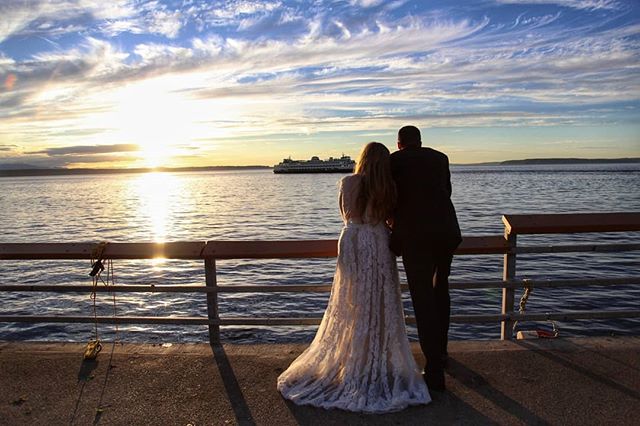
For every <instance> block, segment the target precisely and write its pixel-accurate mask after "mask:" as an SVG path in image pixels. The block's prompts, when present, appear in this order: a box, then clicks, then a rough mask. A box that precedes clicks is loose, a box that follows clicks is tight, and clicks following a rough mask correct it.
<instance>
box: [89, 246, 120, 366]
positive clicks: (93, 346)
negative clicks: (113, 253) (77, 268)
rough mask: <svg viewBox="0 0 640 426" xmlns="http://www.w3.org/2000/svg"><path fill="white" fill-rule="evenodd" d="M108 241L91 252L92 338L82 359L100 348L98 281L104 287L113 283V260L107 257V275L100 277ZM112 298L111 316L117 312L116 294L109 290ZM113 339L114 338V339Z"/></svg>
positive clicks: (96, 352)
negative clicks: (97, 302)
mask: <svg viewBox="0 0 640 426" xmlns="http://www.w3.org/2000/svg"><path fill="white" fill-rule="evenodd" d="M108 244H109V243H108V242H101V243H99V244H98V245H96V247H95V248H94V249H93V250H92V252H91V272H90V273H89V276H90V277H91V279H92V291H91V295H90V297H91V301H92V303H93V318H94V339H93V340H90V341H89V342H88V343H87V347H86V348H85V351H84V359H95V358H96V357H97V356H98V353H100V351H101V350H102V344H101V342H100V336H99V334H98V319H97V318H98V315H97V309H96V296H97V290H96V288H97V286H98V281H100V282H102V284H104V285H105V286H106V287H110V286H112V285H115V278H114V276H113V260H111V259H107V268H106V269H107V277H106V281H105V280H104V279H103V278H102V272H103V271H104V270H105V267H104V264H103V263H102V262H103V260H104V252H105V249H106V248H107V245H108ZM110 293H111V296H112V298H113V316H114V317H115V316H116V314H117V309H116V295H115V293H114V292H110ZM117 336H118V324H117V323H116V339H117ZM114 340H115V339H114Z"/></svg>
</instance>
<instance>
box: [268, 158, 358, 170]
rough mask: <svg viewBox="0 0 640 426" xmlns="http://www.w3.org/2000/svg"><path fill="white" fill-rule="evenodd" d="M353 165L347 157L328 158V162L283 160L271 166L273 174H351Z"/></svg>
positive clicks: (313, 159) (354, 163) (318, 159)
mask: <svg viewBox="0 0 640 426" xmlns="http://www.w3.org/2000/svg"><path fill="white" fill-rule="evenodd" d="M355 165H356V162H355V161H353V160H352V159H351V157H349V156H348V155H343V156H342V157H340V158H333V157H329V159H328V160H321V159H320V158H318V157H311V160H292V159H291V158H285V159H284V160H282V163H279V164H276V165H275V166H273V173H353V169H354V167H355Z"/></svg>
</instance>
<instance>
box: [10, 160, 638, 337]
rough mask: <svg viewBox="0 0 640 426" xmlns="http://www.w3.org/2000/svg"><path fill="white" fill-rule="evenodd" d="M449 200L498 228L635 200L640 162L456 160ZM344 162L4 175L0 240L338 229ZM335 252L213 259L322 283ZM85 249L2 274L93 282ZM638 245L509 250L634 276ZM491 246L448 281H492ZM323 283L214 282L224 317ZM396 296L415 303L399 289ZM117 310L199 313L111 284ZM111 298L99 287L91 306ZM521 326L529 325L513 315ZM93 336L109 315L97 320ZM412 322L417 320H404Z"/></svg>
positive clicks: (590, 326) (63, 298) (457, 300)
mask: <svg viewBox="0 0 640 426" xmlns="http://www.w3.org/2000/svg"><path fill="white" fill-rule="evenodd" d="M452 172H453V173H452V183H453V191H454V196H453V198H454V203H455V205H456V208H457V210H458V216H459V219H460V224H461V227H462V229H463V233H464V234H465V235H500V234H502V232H503V226H502V223H501V215H502V214H504V213H568V212H610V211H640V190H639V189H638V188H640V165H589V166H584V165H580V166H552V167H550V166H511V167H504V166H502V167H491V166H484V167H454V168H453V170H452ZM341 176H342V175H332V174H329V175H289V176H287V175H275V174H273V173H272V172H271V171H269V170H259V171H234V172H210V173H178V174H131V175H98V176H64V177H20V178H2V179H0V220H1V224H2V225H1V236H0V242H71V241H74V242H97V241H111V242H133V241H135V242H143V241H205V240H215V239H225V240H252V239H259V240H269V239H274V240H275V239H314V238H322V239H327V238H337V237H338V235H339V232H340V229H341V221H340V217H339V213H338V210H337V197H336V183H337V181H338V180H339V179H340V177H341ZM638 234H639V233H635V234H619V233H618V234H609V235H606V236H605V235H592V234H585V235H574V236H570V235H569V236H530V237H526V236H524V237H519V243H520V244H533V243H536V244H538V243H543V244H544V243H550V242H552V241H553V242H556V243H557V242H562V243H567V242H576V241H580V242H587V241H589V242H602V241H611V242H614V241H617V242H639V240H640V235H638ZM334 265H335V259H320V260H317V259H311V260H308V259H305V260H233V261H220V262H218V265H217V266H218V282H219V284H220V285H239V284H245V285H246V284H264V285H268V284H325V283H331V280H332V275H333V269H334ZM114 268H115V277H116V281H117V283H119V284H144V283H146V284H150V283H153V284H156V285H163V284H173V285H175V284H202V283H203V282H204V272H203V267H202V264H201V262H196V261H170V260H153V261H115V262H114ZM89 270H90V265H89V264H88V261H0V279H1V282H2V283H4V284H45V283H47V284H89V283H90V279H89V277H88V275H87V274H88V272H89ZM639 273H640V253H639V252H628V253H626V254H611V255H602V254H599V255H593V254H564V255H528V256H519V257H518V276H519V277H521V278H524V277H528V278H605V277H622V276H628V275H638V274H639ZM501 274H502V257H501V256H499V255H486V256H459V257H457V258H456V259H455V261H454V265H453V272H452V280H453V281H470V280H496V279H499V278H500V277H501ZM517 296H518V297H519V294H518V295H517ZM327 299H328V293H322V294H236V295H233V294H223V295H221V296H220V310H221V315H222V316H225V315H227V316H247V317H252V316H260V317H263V316H274V317H288V316H317V315H320V314H321V313H322V312H323V310H324V308H325V306H326V302H327ZM500 301H501V290H499V289H481V290H463V291H454V292H453V293H452V303H453V313H454V314H471V313H498V312H499V311H500ZM405 307H406V310H407V312H408V313H411V306H410V303H409V301H408V295H406V297H405ZM116 308H117V313H118V315H145V316H165V315H176V316H178V315H186V316H203V315H206V305H205V302H204V297H203V295H193V296H187V295H176V294H131V295H124V294H118V295H117V296H116ZM528 308H529V310H531V311H542V312H547V311H554V310H560V309H562V310H581V309H585V310H589V309H640V288H638V287H637V286H635V287H630V286H627V287H620V288H602V287H592V288H588V287H587V288H584V289H536V290H534V292H533V294H532V296H531V299H530V300H529V303H528ZM112 309H113V302H112V299H111V296H109V295H107V294H99V295H98V314H102V315H111V314H112ZM0 314H25V315H28V314H42V315H61V314H67V315H92V302H91V299H90V297H89V295H88V294H75V295H71V294H58V295H56V294H37V295H36V294H31V293H22V294H15V293H14V294H10V295H7V294H3V295H0ZM523 325H524V326H529V325H531V324H523ZM558 325H559V327H560V330H561V333H562V334H563V335H565V336H569V335H573V336H575V335H594V334H595V335H608V334H636V335H637V334H640V320H615V321H574V322H561V323H558ZM452 327H453V328H452V331H451V335H452V338H454V339H466V338H476V339H477V338H496V337H498V335H499V324H491V325H466V324H458V325H456V324H454V325H453V326H452ZM99 330H100V333H101V337H102V338H107V339H111V338H113V337H114V327H113V326H109V325H101V326H100V328H99ZM410 332H411V333H412V338H415V336H414V335H413V330H410ZM91 333H92V327H91V326H90V325H69V324H35V325H27V324H10V323H3V324H0V340H11V339H25V340H26V339H28V340H59V341H60V340H76V341H85V340H87V339H89V338H90V337H91ZM313 333H314V328H313V327H274V328H267V327H226V328H223V339H226V340H227V341H235V342H271V341H279V342H286V341H305V340H306V341H308V340H310V339H311V337H312V336H313ZM118 338H120V339H121V340H125V341H147V342H160V341H173V342H175V341H205V340H206V339H207V330H206V327H178V326H155V325H154V326H120V330H119V335H118Z"/></svg>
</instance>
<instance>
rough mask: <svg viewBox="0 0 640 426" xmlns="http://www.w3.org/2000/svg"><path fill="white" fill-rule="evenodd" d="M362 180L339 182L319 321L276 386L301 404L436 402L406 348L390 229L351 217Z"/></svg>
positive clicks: (393, 407) (386, 408)
mask: <svg viewBox="0 0 640 426" xmlns="http://www.w3.org/2000/svg"><path fill="white" fill-rule="evenodd" d="M360 178H361V177H360V176H359V175H351V176H348V177H345V178H343V179H342V180H341V182H340V210H341V212H342V217H343V220H344V222H345V225H344V228H343V229H342V233H341V234H340V240H339V243H338V261H337V266H336V272H335V276H334V278H333V287H332V290H331V296H330V298H329V305H328V306H327V310H326V311H325V313H324V317H323V318H322V323H321V324H320V327H319V329H318V332H317V334H316V336H315V338H314V339H313V342H312V343H311V345H310V346H309V347H308V348H307V349H306V350H305V351H304V352H303V353H302V354H301V355H300V356H299V357H298V358H297V359H296V360H295V361H293V363H292V364H291V365H290V366H289V368H288V369H287V370H286V371H284V372H283V373H282V374H281V375H280V376H279V377H278V384H277V386H278V390H279V391H280V392H281V393H282V395H283V396H284V397H285V398H287V399H289V400H291V401H293V402H295V403H296V404H300V405H313V406H316V407H322V408H340V409H343V410H349V411H358V412H367V413H385V412H391V411H398V410H401V409H403V408H405V407H407V406H408V405H416V404H426V403H428V402H429V401H431V397H430V396H429V391H428V390H427V386H426V384H425V382H424V380H423V378H422V375H421V374H420V371H419V370H418V367H417V366H416V363H415V360H414V359H413V356H412V354H411V350H410V348H409V341H408V339H407V334H406V330H405V323H404V311H403V309H402V302H401V298H400V283H399V277H398V270H397V265H396V258H395V256H394V255H393V254H392V253H391V251H390V250H389V233H388V230H387V228H386V226H385V224H384V223H378V224H371V223H367V220H366V217H365V218H363V219H361V218H357V217H353V215H352V212H354V206H355V202H356V198H357V193H358V189H359V184H360V182H359V180H360ZM365 216H366V215H365Z"/></svg>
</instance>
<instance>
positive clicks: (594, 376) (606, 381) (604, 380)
mask: <svg viewBox="0 0 640 426" xmlns="http://www.w3.org/2000/svg"><path fill="white" fill-rule="evenodd" d="M516 343H517V344H518V345H520V346H522V347H524V348H526V349H528V350H530V351H531V352H533V353H535V354H536V355H540V356H542V357H545V358H547V359H548V360H551V361H553V362H556V363H558V364H560V365H562V366H563V367H566V368H569V369H571V370H574V371H576V372H577V373H580V374H582V375H584V376H586V377H588V378H590V379H591V380H593V381H596V382H599V383H601V384H603V385H605V386H608V387H611V388H613V389H615V390H617V391H619V392H621V393H624V394H625V395H627V396H630V397H631V398H634V399H637V400H639V401H640V392H638V391H637V390H635V389H630V388H628V387H626V386H625V385H623V384H621V383H618V382H616V381H614V380H612V379H610V378H608V377H606V376H604V375H602V374H598V373H595V372H593V371H592V370H589V369H588V368H585V367H582V366H580V365H578V364H576V363H574V362H572V361H570V360H568V359H565V358H562V357H561V356H559V355H557V354H556V353H553V352H549V351H546V350H544V349H541V348H540V347H538V346H537V345H536V344H535V343H530V342H527V341H525V340H516ZM578 347H579V346H578Z"/></svg>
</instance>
